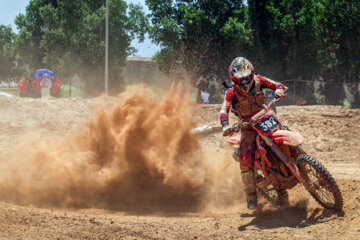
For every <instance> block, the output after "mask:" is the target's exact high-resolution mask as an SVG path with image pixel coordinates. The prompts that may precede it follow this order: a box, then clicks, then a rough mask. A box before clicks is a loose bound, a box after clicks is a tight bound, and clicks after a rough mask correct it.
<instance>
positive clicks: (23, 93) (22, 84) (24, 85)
mask: <svg viewBox="0 0 360 240" xmlns="http://www.w3.org/2000/svg"><path fill="white" fill-rule="evenodd" d="M28 89H29V81H28V80H26V78H25V76H22V77H21V79H20V81H19V93H20V94H19V96H20V97H28V96H29V95H28Z"/></svg>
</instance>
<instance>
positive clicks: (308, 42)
mask: <svg viewBox="0 0 360 240" xmlns="http://www.w3.org/2000/svg"><path fill="white" fill-rule="evenodd" d="M248 5H249V12H250V19H251V26H252V28H253V30H254V31H253V32H254V45H255V49H257V51H256V55H255V56H254V58H255V59H256V65H259V66H260V67H261V68H260V69H261V70H262V71H263V72H266V74H270V75H271V76H272V77H274V78H275V79H279V80H282V79H291V78H303V79H312V78H313V77H314V76H317V74H318V69H319V68H320V65H319V62H318V59H317V51H318V49H319V48H320V46H321V41H320V40H321V35H320V29H319V21H320V19H321V17H322V16H323V5H322V4H321V3H319V1H317V0H275V1H272V0H265V1H260V0H248Z"/></svg>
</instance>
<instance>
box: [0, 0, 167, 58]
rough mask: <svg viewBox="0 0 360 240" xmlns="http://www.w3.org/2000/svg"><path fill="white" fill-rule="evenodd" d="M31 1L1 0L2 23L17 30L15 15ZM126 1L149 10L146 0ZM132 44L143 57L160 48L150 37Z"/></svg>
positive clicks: (0, 21)
mask: <svg viewBox="0 0 360 240" xmlns="http://www.w3.org/2000/svg"><path fill="white" fill-rule="evenodd" d="M29 2H30V0H0V24H3V25H11V27H12V28H13V30H14V31H15V32H16V31H17V29H16V26H15V23H14V20H15V17H16V16H17V15H18V14H19V13H25V10H26V6H27V5H28V3H29ZM126 2H128V3H134V4H140V5H142V6H143V8H144V10H145V12H147V13H148V12H149V10H148V8H147V6H146V5H145V0H127V1H126ZM131 44H132V45H133V46H134V47H135V48H136V49H137V50H138V52H137V53H136V54H135V55H136V56H141V57H151V56H153V55H154V54H155V52H156V51H158V50H159V49H160V48H159V47H158V46H156V45H155V44H153V43H151V40H150V39H148V38H147V39H145V41H144V42H143V43H139V42H138V41H137V40H134V41H133V42H132V43H131Z"/></svg>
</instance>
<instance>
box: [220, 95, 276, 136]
mask: <svg viewBox="0 0 360 240" xmlns="http://www.w3.org/2000/svg"><path fill="white" fill-rule="evenodd" d="M280 100H281V98H274V99H273V100H271V102H270V103H269V104H264V105H263V106H264V107H263V109H261V110H260V111H259V112H258V113H257V114H255V115H254V116H252V117H251V119H250V121H248V122H244V120H245V119H242V120H240V121H238V122H237V123H234V124H233V126H232V127H231V128H230V134H229V135H230V136H231V135H233V134H234V133H235V132H239V131H240V130H241V129H242V128H243V127H246V126H248V125H249V124H251V123H252V122H254V121H255V120H257V119H258V118H259V117H260V116H262V115H263V114H264V109H266V110H268V109H269V108H270V107H271V106H272V105H273V104H275V103H277V102H278V101H280ZM224 136H225V135H224Z"/></svg>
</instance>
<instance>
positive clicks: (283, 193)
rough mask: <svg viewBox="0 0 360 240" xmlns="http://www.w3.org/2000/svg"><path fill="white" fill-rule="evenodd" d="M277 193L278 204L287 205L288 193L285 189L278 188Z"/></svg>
mask: <svg viewBox="0 0 360 240" xmlns="http://www.w3.org/2000/svg"><path fill="white" fill-rule="evenodd" d="M277 194H278V196H279V203H280V206H286V205H289V194H288V192H287V191H286V190H284V189H282V190H278V191H277Z"/></svg>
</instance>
